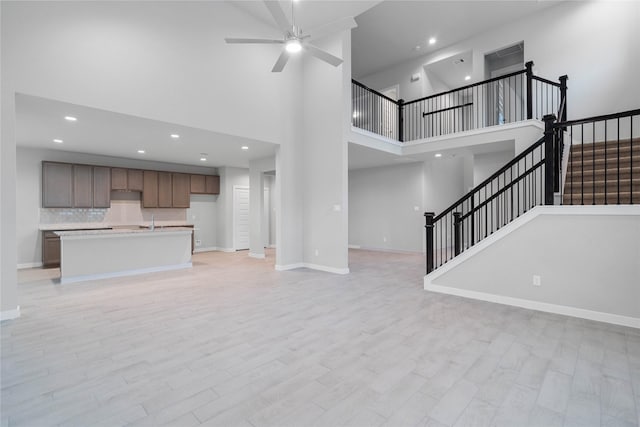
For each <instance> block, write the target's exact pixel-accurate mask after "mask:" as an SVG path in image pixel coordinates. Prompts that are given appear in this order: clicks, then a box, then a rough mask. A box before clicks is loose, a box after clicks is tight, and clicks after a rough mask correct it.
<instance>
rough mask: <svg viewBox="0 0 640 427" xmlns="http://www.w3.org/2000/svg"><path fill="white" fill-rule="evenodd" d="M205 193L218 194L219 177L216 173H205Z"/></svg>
mask: <svg viewBox="0 0 640 427" xmlns="http://www.w3.org/2000/svg"><path fill="white" fill-rule="evenodd" d="M204 184H205V190H204V192H205V193H206V194H220V177H219V176H218V175H207V176H205V177H204Z"/></svg>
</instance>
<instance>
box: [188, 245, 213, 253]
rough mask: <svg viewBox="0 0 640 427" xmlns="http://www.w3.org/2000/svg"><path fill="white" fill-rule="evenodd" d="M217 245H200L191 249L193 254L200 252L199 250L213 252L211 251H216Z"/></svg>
mask: <svg viewBox="0 0 640 427" xmlns="http://www.w3.org/2000/svg"><path fill="white" fill-rule="evenodd" d="M217 250H218V247H217V246H205V247H200V248H195V249H194V250H193V253H194V254H197V253H200V252H213V251H217Z"/></svg>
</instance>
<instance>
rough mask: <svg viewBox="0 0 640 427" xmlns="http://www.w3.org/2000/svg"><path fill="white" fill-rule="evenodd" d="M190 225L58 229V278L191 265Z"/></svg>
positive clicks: (77, 278) (74, 279)
mask: <svg viewBox="0 0 640 427" xmlns="http://www.w3.org/2000/svg"><path fill="white" fill-rule="evenodd" d="M192 231H193V230H192V229H191V228H187V227H174V228H164V229H158V228H156V229H155V230H149V229H112V230H79V231H57V232H56V234H57V235H58V236H60V242H61V264H60V282H61V283H71V282H79V281H85V280H96V279H104V278H108V277H119V276H127V275H132V274H143V273H150V272H157V271H166V270H176V269H181V268H190V267H191V266H192V265H191V233H192Z"/></svg>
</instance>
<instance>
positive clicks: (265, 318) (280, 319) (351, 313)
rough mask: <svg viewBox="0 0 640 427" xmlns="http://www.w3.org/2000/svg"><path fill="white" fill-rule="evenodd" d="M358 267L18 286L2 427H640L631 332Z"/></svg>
mask: <svg viewBox="0 0 640 427" xmlns="http://www.w3.org/2000/svg"><path fill="white" fill-rule="evenodd" d="M350 263H351V265H350V268H351V274H349V275H345V276H340V275H334V274H330V273H324V272H318V271H312V270H307V269H299V270H294V271H287V272H277V271H275V270H274V269H273V252H271V251H269V252H268V253H267V259H266V260H257V259H252V258H249V257H248V256H247V253H246V252H238V253H231V254H229V253H220V252H213V253H203V254H196V255H195V256H194V267H193V268H192V269H190V270H183V271H173V272H167V273H156V274H147V275H143V276H136V277H128V278H118V279H109V280H100V281H93V282H84V283H75V284H68V285H59V284H55V280H52V278H54V277H55V276H56V273H57V270H42V269H33V270H26V271H21V272H20V273H19V279H20V284H19V295H20V304H21V306H22V317H20V318H19V319H17V320H14V321H8V322H4V323H2V327H1V329H2V341H1V343H2V398H1V399H2V408H1V409H2V416H1V418H2V426H14V425H20V426H56V425H60V426H81V427H87V426H121V425H131V426H160V425H173V426H183V427H189V426H198V425H207V426H241V427H250V426H254V427H259V426H295V427H304V426H327V427H335V426H342V425H348V426H380V425H384V426H516V427H517V426H529V425H533V426H546V427H551V426H562V425H566V426H590V425H596V426H597V425H606V426H637V425H638V423H639V415H638V414H639V409H640V330H636V329H630V328H623V327H617V326H612V325H607V324H603V323H597V322H591V321H585V320H580V319H575V318H570V317H564V316H558V315H552V314H547V313H541V312H536V311H530V310H524V309H519V308H514V307H508V306H503V305H498V304H491V303H486V302H480V301H474V300H469V299H464V298H459V297H454V296H447V295H441V294H436V293H430V292H425V291H424V290H423V288H422V279H423V274H424V266H423V265H424V264H423V258H422V256H419V255H405V254H389V253H380V252H369V251H361V250H352V251H350Z"/></svg>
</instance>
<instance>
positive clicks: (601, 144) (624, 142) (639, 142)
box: [571, 138, 640, 152]
mask: <svg viewBox="0 0 640 427" xmlns="http://www.w3.org/2000/svg"><path fill="white" fill-rule="evenodd" d="M612 145H615V146H616V147H617V146H618V140H616V139H612V140H607V141H598V142H589V143H585V144H581V143H579V142H578V143H575V144H572V145H571V151H572V152H574V151H576V152H580V151H582V147H584V151H587V150H589V151H591V150H594V149H595V150H596V151H597V150H604V148H605V146H606V147H607V148H610V147H611V146H612ZM630 145H632V144H631V141H630V140H629V139H621V140H620V148H628V147H629V146H630ZM636 147H638V148H640V138H634V139H633V150H634V151H635V149H636Z"/></svg>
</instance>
